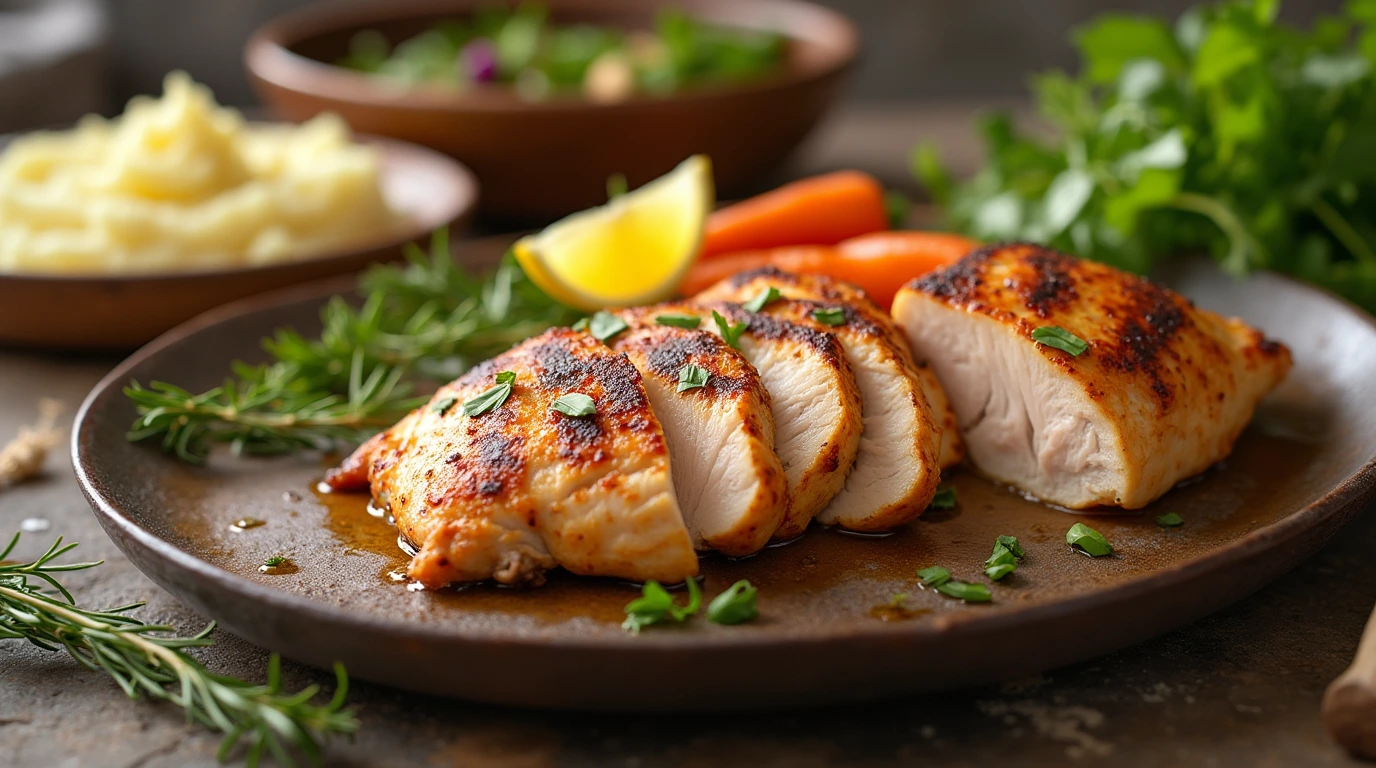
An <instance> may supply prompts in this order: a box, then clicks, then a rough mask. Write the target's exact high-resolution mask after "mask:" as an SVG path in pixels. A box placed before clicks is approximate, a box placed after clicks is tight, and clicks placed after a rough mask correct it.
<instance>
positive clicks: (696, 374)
mask: <svg viewBox="0 0 1376 768" xmlns="http://www.w3.org/2000/svg"><path fill="white" fill-rule="evenodd" d="M711 376H712V375H711V374H710V373H708V372H707V369H706V368H703V367H701V366H697V365H693V364H692V363H689V364H687V365H685V366H683V367H682V368H680V369H679V370H678V391H680V392H687V391H688V390H690V389H697V388H699V387H705V386H707V380H708V379H709V378H711Z"/></svg>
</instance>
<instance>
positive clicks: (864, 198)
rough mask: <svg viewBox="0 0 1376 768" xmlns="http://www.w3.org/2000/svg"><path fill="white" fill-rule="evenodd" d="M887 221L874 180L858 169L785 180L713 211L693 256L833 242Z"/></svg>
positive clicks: (884, 225)
mask: <svg viewBox="0 0 1376 768" xmlns="http://www.w3.org/2000/svg"><path fill="white" fill-rule="evenodd" d="M888 226H889V222H888V213H887V211H886V210H885V207H884V188H883V187H882V186H880V184H879V182H878V181H875V179H874V177H872V176H870V175H868V174H864V173H860V172H859V171H838V172H836V173H828V174H825V175H822V176H814V177H812V178H810V179H803V180H801V181H795V182H793V183H791V184H785V185H783V186H782V187H779V188H778V189H775V190H773V191H770V192H766V193H764V194H762V195H757V196H755V197H752V198H750V199H748V200H743V201H741V202H739V203H736V204H734V205H729V206H727V207H725V208H722V209H721V210H719V211H716V212H714V213H712V215H711V216H709V217H708V219H707V232H706V235H705V237H704V238H703V243H702V251H701V253H700V255H699V256H698V258H700V259H711V258H716V257H717V256H719V255H721V254H726V253H736V252H739V251H755V250H761V249H764V248H778V247H781V246H786V245H834V244H836V243H839V242H841V241H842V240H845V239H846V238H848V237H855V236H856V235H863V234H867V233H869V232H877V231H879V230H882V229H887V228H888Z"/></svg>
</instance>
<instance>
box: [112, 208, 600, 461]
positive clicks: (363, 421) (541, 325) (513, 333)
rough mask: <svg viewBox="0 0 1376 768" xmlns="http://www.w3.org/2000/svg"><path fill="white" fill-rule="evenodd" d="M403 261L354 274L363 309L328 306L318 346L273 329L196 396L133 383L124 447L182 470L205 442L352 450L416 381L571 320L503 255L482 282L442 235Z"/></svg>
mask: <svg viewBox="0 0 1376 768" xmlns="http://www.w3.org/2000/svg"><path fill="white" fill-rule="evenodd" d="M406 258H407V262H408V263H407V264H406V265H405V266H404V267H398V266H392V265H378V266H374V267H373V268H372V269H371V270H370V271H369V272H368V273H367V274H365V275H364V276H363V278H362V279H361V280H360V284H359V292H360V294H361V295H362V296H363V297H364V300H363V303H362V305H361V306H359V307H357V308H355V307H353V306H351V305H350V304H349V302H347V301H345V300H344V299H343V298H341V297H335V298H334V299H333V300H331V301H330V302H329V303H328V304H326V306H325V307H324V309H323V310H321V321H322V331H321V333H320V336H319V337H318V338H315V339H308V338H306V337H304V336H302V335H301V334H299V333H297V332H296V331H294V330H292V329H289V328H284V329H279V330H278V331H277V333H276V334H275V335H274V336H273V337H271V338H269V339H265V340H264V342H263V347H264V349H265V350H266V351H267V352H268V354H270V355H271V356H272V357H273V359H274V362H272V363H270V364H267V365H259V366H251V365H246V364H243V363H235V364H234V366H233V369H232V372H233V375H232V376H231V377H230V378H228V379H226V380H225V383H224V384H223V385H221V386H219V387H215V388H214V389H211V390H208V391H206V392H202V393H200V394H193V393H192V392H190V391H188V390H186V389H183V388H181V387H178V386H175V385H173V384H168V383H166V382H160V381H154V382H151V383H150V384H149V385H148V386H147V387H145V386H143V385H141V384H140V383H138V382H131V383H130V385H129V386H128V387H127V388H125V394H127V395H128V396H129V398H130V399H132V400H133V401H134V403H135V405H136V407H137V409H138V413H139V417H138V419H137V420H136V421H135V422H134V425H133V427H132V428H131V429H130V431H129V439H130V440H145V439H150V438H154V437H159V436H160V437H161V439H162V446H163V449H164V450H167V451H169V452H172V453H175V454H176V455H177V456H179V457H180V458H182V459H184V460H186V461H190V462H201V461H204V459H205V457H206V456H207V455H208V454H209V452H210V448H211V446H212V445H213V444H214V443H228V444H229V445H230V447H231V449H232V450H233V451H234V452H235V453H236V454H256V455H265V454H278V453H287V452H291V451H297V450H305V449H311V448H326V447H329V446H331V445H333V444H336V443H348V442H358V441H361V440H363V439H364V438H366V437H368V436H369V435H370V434H372V433H374V432H376V431H378V430H380V429H383V428H386V427H388V426H391V425H392V424H393V423H395V422H396V421H397V420H398V419H400V418H401V417H402V416H404V415H405V414H406V413H407V412H408V411H410V410H411V409H413V408H415V407H417V406H418V405H419V404H420V403H422V402H424V398H420V397H416V395H415V393H416V391H417V389H420V388H421V385H423V384H424V383H426V382H433V381H434V380H437V379H438V380H447V379H450V378H453V377H455V376H458V375H459V374H460V373H462V372H463V371H464V370H466V369H467V368H468V366H469V365H471V364H472V363H474V362H477V361H480V360H485V359H487V358H489V357H492V356H493V355H496V354H498V353H500V352H502V351H504V350H506V349H508V348H510V347H511V346H512V345H513V344H515V343H517V342H519V341H521V340H523V339H525V338H528V337H530V336H533V335H535V334H537V333H539V332H541V331H543V330H545V329H546V328H549V327H551V326H555V325H567V324H569V323H572V322H573V321H574V320H575V319H577V317H578V313H577V312H575V311H574V310H571V309H569V308H567V307H565V306H563V305H561V304H559V303H558V302H556V301H554V300H553V299H551V298H549V297H548V296H546V295H545V294H544V293H543V292H541V291H540V290H539V289H538V288H536V287H535V285H534V284H532V283H531V282H530V281H529V280H528V279H526V276H525V273H523V272H522V271H521V269H520V267H518V266H517V265H516V263H515V261H514V260H512V259H511V258H510V256H508V257H507V258H505V259H504V260H503V261H502V263H501V265H500V266H499V267H498V268H497V269H496V271H494V272H493V273H492V274H491V275H490V276H488V277H486V278H479V277H477V276H474V275H472V274H471V273H469V272H467V271H466V270H464V269H462V268H461V267H459V266H457V265H455V264H454V262H453V259H452V258H451V256H450V251H449V237H448V233H447V231H445V230H440V231H437V232H436V233H435V235H434V237H433V238H432V240H431V245H430V254H429V255H427V254H426V253H425V252H424V251H422V250H421V249H420V248H419V247H416V246H414V245H411V246H408V248H407V252H406Z"/></svg>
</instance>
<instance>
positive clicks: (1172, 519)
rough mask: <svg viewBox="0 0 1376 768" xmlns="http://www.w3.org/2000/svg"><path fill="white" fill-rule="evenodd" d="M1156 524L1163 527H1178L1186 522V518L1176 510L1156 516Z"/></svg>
mask: <svg viewBox="0 0 1376 768" xmlns="http://www.w3.org/2000/svg"><path fill="white" fill-rule="evenodd" d="M1156 524H1157V525H1159V526H1161V527H1162V528H1177V527H1179V526H1182V525H1184V524H1185V518H1183V517H1181V516H1180V515H1177V514H1176V513H1174V512H1167V513H1166V514H1164V515H1161V516H1160V517H1158V518H1156Z"/></svg>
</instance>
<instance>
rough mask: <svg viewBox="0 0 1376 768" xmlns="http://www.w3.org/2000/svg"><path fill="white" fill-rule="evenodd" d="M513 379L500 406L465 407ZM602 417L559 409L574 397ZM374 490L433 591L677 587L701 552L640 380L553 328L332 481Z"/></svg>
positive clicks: (377, 440) (361, 453) (371, 448)
mask: <svg viewBox="0 0 1376 768" xmlns="http://www.w3.org/2000/svg"><path fill="white" fill-rule="evenodd" d="M503 371H510V372H512V373H514V374H515V380H514V382H513V383H512V385H511V392H510V394H509V395H508V396H507V398H506V400H505V402H503V403H502V404H501V405H500V406H498V407H496V408H493V409H492V410H488V411H486V412H483V413H480V414H478V415H474V416H467V415H465V414H464V404H465V403H466V402H468V401H470V400H472V399H473V398H474V397H476V396H478V395H480V394H481V393H484V392H486V391H488V390H489V389H490V388H492V387H493V386H494V385H496V384H497V383H498V382H497V379H496V376H497V374H498V373H499V372H503ZM574 392H577V393H582V394H585V395H587V396H589V397H591V398H592V400H593V403H594V406H595V407H596V413H594V414H592V415H589V416H583V417H574V416H567V415H565V414H563V413H561V412H558V411H556V410H553V408H552V405H553V403H554V401H555V400H556V399H557V398H559V397H560V396H562V395H565V394H568V393H574ZM326 482H327V483H328V484H329V485H330V486H331V487H332V488H334V489H337V490H353V489H360V488H362V487H365V486H371V489H372V493H373V497H374V499H375V500H376V501H377V502H378V503H379V504H380V505H381V506H383V507H385V508H387V509H388V510H390V511H391V513H392V515H393V516H394V517H395V518H396V522H397V527H398V528H399V529H400V531H401V534H402V535H403V536H405V537H406V538H407V539H408V540H410V541H411V542H413V543H415V544H417V545H419V553H418V554H417V555H416V556H415V558H414V559H413V560H412V561H411V565H410V568H409V571H408V572H409V575H410V576H411V578H413V579H416V580H417V581H419V582H421V583H422V584H425V585H426V586H427V587H432V588H438V587H442V586H444V585H446V584H449V583H452V582H465V581H481V580H484V579H489V578H490V579H494V580H496V581H498V582H501V583H503V584H539V583H541V582H542V581H543V574H544V572H545V571H546V570H549V569H550V568H553V567H555V566H556V565H559V566H563V567H564V568H566V569H568V570H570V571H572V572H574V573H579V574H588V575H599V576H615V577H620V578H624V579H630V580H633V581H644V580H648V579H655V580H658V581H662V582H666V583H677V582H680V581H683V580H684V579H686V578H689V577H691V576H694V575H696V574H697V570H698V561H697V554H696V552H695V550H694V548H693V542H692V539H691V538H690V537H689V535H688V530H687V528H686V527H685V526H684V523H683V517H682V515H681V514H680V512H679V505H678V503H677V500H676V497H675V495H674V487H673V481H672V478H671V474H670V462H669V453H668V450H667V446H666V441H665V438H664V432H663V431H662V430H661V428H660V423H659V420H658V419H656V418H655V414H654V412H653V411H652V410H651V408H650V403H649V400H648V398H647V397H646V394H645V388H644V386H643V383H642V381H641V378H640V375H639V374H638V373H637V372H636V369H635V368H634V367H633V366H632V365H631V364H630V362H628V361H627V360H626V358H625V357H624V356H622V355H619V354H616V353H613V352H612V351H611V350H609V349H607V348H606V346H604V345H603V344H601V343H599V342H597V341H596V340H595V339H593V338H592V337H591V336H588V335H587V334H583V333H578V332H576V331H571V330H568V329H556V330H552V331H548V332H546V333H544V334H543V335H540V336H537V337H535V338H532V339H529V340H527V341H525V342H524V343H522V344H520V345H518V346H517V347H515V348H514V349H512V350H511V351H509V352H506V353H505V354H503V355H501V356H499V357H497V358H494V359H492V360H489V361H488V362H486V363H483V364H482V365H479V366H477V367H475V368H473V369H472V370H471V371H469V372H468V373H466V374H464V375H463V376H462V377H460V378H459V379H457V380H456V381H453V382H451V383H450V384H447V385H445V386H444V387H441V388H440V390H439V391H438V392H436V393H435V396H434V397H433V398H431V400H430V402H429V403H428V404H427V405H425V406H422V407H421V408H418V409H416V410H415V411H412V412H411V413H410V414H409V415H407V416H406V417H405V418H404V419H402V420H401V422H399V423H398V424H397V425H396V426H394V427H392V428H391V429H389V430H387V431H386V432H384V433H382V434H380V435H377V436H376V437H374V438H373V439H371V440H369V441H368V442H366V443H364V444H363V445H362V446H360V447H359V449H358V450H357V451H355V452H354V454H353V455H352V456H350V457H349V458H348V459H347V460H346V461H345V462H344V464H343V465H341V466H340V467H339V468H338V469H336V470H334V471H333V472H331V473H330V474H329V475H328V476H327V477H326Z"/></svg>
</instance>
